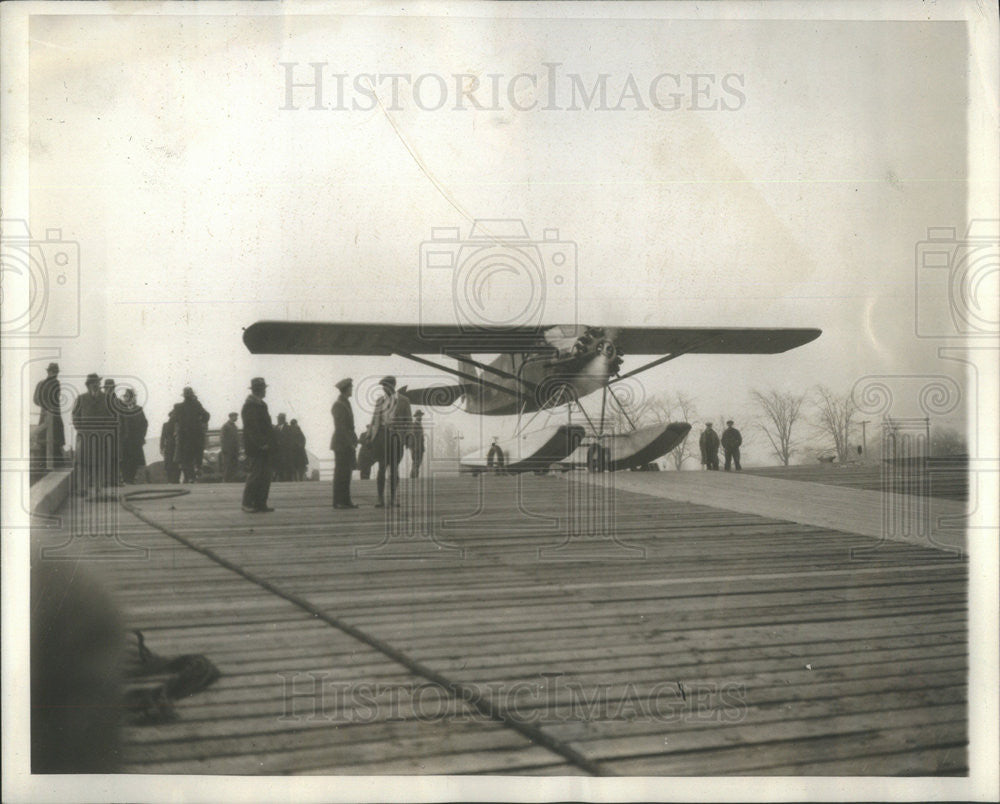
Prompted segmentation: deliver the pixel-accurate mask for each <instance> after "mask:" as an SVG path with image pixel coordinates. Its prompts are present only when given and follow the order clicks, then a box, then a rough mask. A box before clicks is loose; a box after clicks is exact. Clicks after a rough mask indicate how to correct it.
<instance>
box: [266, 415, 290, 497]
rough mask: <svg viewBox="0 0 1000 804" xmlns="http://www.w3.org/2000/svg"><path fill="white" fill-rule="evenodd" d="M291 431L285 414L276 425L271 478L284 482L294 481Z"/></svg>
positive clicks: (279, 416) (280, 416)
mask: <svg viewBox="0 0 1000 804" xmlns="http://www.w3.org/2000/svg"><path fill="white" fill-rule="evenodd" d="M290 436H291V431H290V430H289V429H288V421H287V420H286V416H285V414H284V413H279V414H278V420H277V421H276V422H275V423H274V454H273V455H272V456H271V478H272V479H273V480H280V481H282V482H284V481H286V480H291V479H292V473H291V465H292V444H291V438H290Z"/></svg>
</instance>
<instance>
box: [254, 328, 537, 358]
mask: <svg viewBox="0 0 1000 804" xmlns="http://www.w3.org/2000/svg"><path fill="white" fill-rule="evenodd" d="M538 336H539V330H538V328H537V327H523V328H503V329H501V328H498V329H496V330H481V329H470V328H468V327H459V326H454V325H448V324H437V325H432V326H424V325H422V324H376V323H366V324H357V323H354V324H339V323H337V324H333V323H309V322H297V321H258V322H257V323H256V324H251V325H250V326H249V327H247V328H246V330H245V331H244V332H243V343H245V344H246V346H247V348H248V349H249V350H250V351H251V352H252V353H253V354H270V355H392V354H440V353H441V352H442V350H444V349H447V350H449V351H454V352H464V353H468V354H473V353H479V354H483V353H490V354H497V353H502V352H523V351H532V347H536V346H537V344H538Z"/></svg>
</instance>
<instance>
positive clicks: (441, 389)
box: [399, 383, 471, 408]
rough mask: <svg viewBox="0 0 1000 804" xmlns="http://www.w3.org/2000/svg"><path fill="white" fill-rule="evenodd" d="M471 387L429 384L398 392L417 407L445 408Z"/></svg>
mask: <svg viewBox="0 0 1000 804" xmlns="http://www.w3.org/2000/svg"><path fill="white" fill-rule="evenodd" d="M470 388H471V386H470V385H468V384H465V383H463V384H461V385H444V384H442V385H430V386H428V387H426V388H407V387H406V386H404V387H402V388H400V389H399V392H400V393H401V394H402V395H403V396H405V397H406V398H407V399H409V400H410V404H411V405H417V406H419V407H435V408H447V407H450V406H451V405H454V404H455V403H457V402H458V400H460V399H461V398H462V397H463V396H465V395H466V394H467V393H468V392H469V389H470Z"/></svg>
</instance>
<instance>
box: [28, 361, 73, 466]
mask: <svg viewBox="0 0 1000 804" xmlns="http://www.w3.org/2000/svg"><path fill="white" fill-rule="evenodd" d="M45 373H46V377H45V379H44V380H42V381H41V382H40V383H38V385H36V386H35V397H34V399H35V404H36V405H38V407H40V408H41V409H42V414H41V416H40V417H39V419H38V424H39V426H40V427H41V430H42V432H43V433H44V434H45V455H46V463H48V459H49V456H51V459H52V463H53V465H54V466H58V465H59V464H60V463H61V462H62V454H63V446H64V445H65V444H66V430H65V428H64V427H63V420H62V402H61V400H60V398H59V397H60V395H61V393H62V387H61V386H60V384H59V364H58V363H49V367H48V368H47V369H46V370H45Z"/></svg>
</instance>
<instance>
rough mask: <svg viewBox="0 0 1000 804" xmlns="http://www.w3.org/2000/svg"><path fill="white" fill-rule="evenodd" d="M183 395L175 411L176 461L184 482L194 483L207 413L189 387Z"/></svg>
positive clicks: (199, 464) (203, 441)
mask: <svg viewBox="0 0 1000 804" xmlns="http://www.w3.org/2000/svg"><path fill="white" fill-rule="evenodd" d="M183 396H184V399H183V401H182V402H181V404H180V408H179V409H178V411H177V441H178V444H177V448H178V449H177V451H178V458H179V460H178V461H177V462H178V463H179V464H180V465H181V470H182V471H183V472H184V482H185V483H194V482H195V480H196V478H197V476H198V470H199V469H200V468H201V460H202V456H203V455H204V453H205V427H206V425H208V420H209V413H208V411H207V410H205V408H203V407H202V406H201V402H199V401H198V397H197V396H195V393H194V391H193V390H191V388H185V389H184V393H183Z"/></svg>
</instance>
